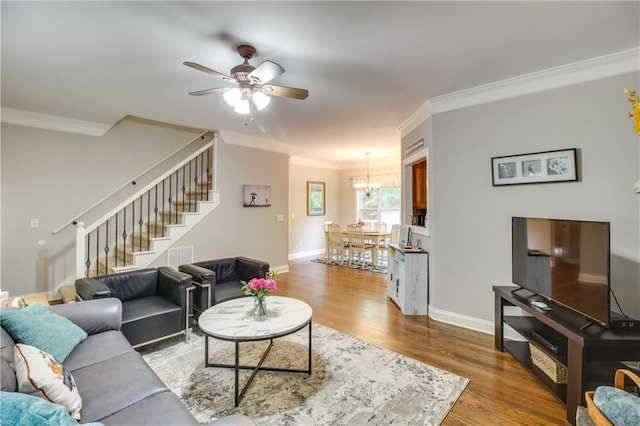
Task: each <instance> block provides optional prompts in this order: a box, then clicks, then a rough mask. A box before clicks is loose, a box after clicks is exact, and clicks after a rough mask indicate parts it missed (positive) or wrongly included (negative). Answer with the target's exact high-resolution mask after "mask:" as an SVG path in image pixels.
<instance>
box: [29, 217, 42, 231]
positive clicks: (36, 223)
mask: <svg viewBox="0 0 640 426" xmlns="http://www.w3.org/2000/svg"><path fill="white" fill-rule="evenodd" d="M38 226H40V223H39V221H38V218H37V217H32V218H31V228H33V229H35V228H37V227H38Z"/></svg>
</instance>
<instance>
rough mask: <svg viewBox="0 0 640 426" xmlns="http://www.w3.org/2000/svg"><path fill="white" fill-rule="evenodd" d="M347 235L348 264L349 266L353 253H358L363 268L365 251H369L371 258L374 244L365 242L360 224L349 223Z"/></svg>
mask: <svg viewBox="0 0 640 426" xmlns="http://www.w3.org/2000/svg"><path fill="white" fill-rule="evenodd" d="M347 236H348V238H349V266H351V262H352V261H353V259H354V258H355V254H356V253H359V255H358V260H359V262H360V263H361V267H362V268H363V269H364V267H365V261H366V257H367V256H366V255H367V252H369V256H370V257H371V258H373V249H374V248H375V245H374V244H371V243H370V242H367V240H366V239H365V237H364V231H363V229H362V226H360V225H349V226H348V227H347Z"/></svg>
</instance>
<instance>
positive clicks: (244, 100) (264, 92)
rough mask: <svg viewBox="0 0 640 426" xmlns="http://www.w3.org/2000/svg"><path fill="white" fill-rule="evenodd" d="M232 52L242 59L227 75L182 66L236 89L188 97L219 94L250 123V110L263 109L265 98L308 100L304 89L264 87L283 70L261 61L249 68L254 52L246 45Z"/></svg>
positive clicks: (216, 89)
mask: <svg viewBox="0 0 640 426" xmlns="http://www.w3.org/2000/svg"><path fill="white" fill-rule="evenodd" d="M236 50H237V51H238V53H239V54H240V56H241V57H242V58H243V59H244V62H243V63H242V64H239V65H236V66H235V67H233V68H231V72H230V74H231V75H226V74H223V73H221V72H218V71H214V70H212V69H209V68H207V67H205V66H203V65H200V64H197V63H195V62H184V65H186V66H188V67H191V68H193V69H196V70H198V71H202V72H205V73H207V74H209V75H212V76H214V77H217V78H219V79H222V80H224V81H227V82H229V83H233V84H235V85H236V86H237V87H216V88H213V89H205V90H197V91H195V92H189V94H190V95H193V96H202V95H208V94H211V93H220V92H221V93H223V96H224V100H225V101H226V102H227V103H228V104H229V105H231V106H232V107H234V111H235V112H237V113H239V114H251V115H252V120H253V110H254V107H255V108H258V109H259V110H261V109H263V108H265V107H266V106H267V105H268V104H269V102H270V101H271V98H270V97H269V96H283V97H285V98H293V99H305V98H306V97H307V96H309V91H308V90H307V89H298V88H295V87H286V86H278V85H275V84H266V83H268V82H270V81H271V80H273V79H274V78H276V77H277V76H279V75H280V74H282V73H284V68H282V67H281V66H280V65H278V64H276V63H275V62H271V61H264V62H263V63H261V64H260V65H258V66H257V67H254V66H253V65H251V64H250V63H249V59H251V58H252V57H253V56H254V55H255V54H256V49H255V48H254V47H253V46H251V45H249V44H240V45H238V46H237V47H236Z"/></svg>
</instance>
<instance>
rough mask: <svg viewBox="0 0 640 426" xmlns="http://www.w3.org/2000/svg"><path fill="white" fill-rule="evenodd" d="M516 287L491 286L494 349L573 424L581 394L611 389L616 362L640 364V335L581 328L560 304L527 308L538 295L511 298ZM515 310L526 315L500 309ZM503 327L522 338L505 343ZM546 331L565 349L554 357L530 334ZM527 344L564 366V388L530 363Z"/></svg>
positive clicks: (576, 318)
mask: <svg viewBox="0 0 640 426" xmlns="http://www.w3.org/2000/svg"><path fill="white" fill-rule="evenodd" d="M517 288H518V287H512V286H494V287H493V291H494V295H495V324H494V326H495V347H496V349H497V350H499V351H501V352H503V351H505V350H506V351H508V352H509V353H510V354H511V355H513V357H514V358H515V359H516V360H518V362H520V363H521V364H522V365H523V366H524V367H525V368H526V369H527V370H529V371H530V372H531V373H532V374H533V376H534V377H536V378H537V379H538V380H539V381H540V382H541V383H542V384H543V385H544V386H545V387H546V388H547V389H549V391H550V392H551V393H552V394H553V395H555V396H556V397H557V398H558V399H559V400H560V401H561V402H562V403H564V404H566V406H567V420H568V421H569V422H571V424H575V417H576V409H577V407H578V406H580V405H583V406H584V405H585V401H584V393H585V392H586V391H588V390H594V389H595V388H596V386H600V385H609V386H613V376H614V373H615V370H616V369H618V368H623V367H624V366H623V364H621V361H637V360H640V331H639V330H633V331H616V330H611V329H606V328H604V327H602V326H600V325H596V324H594V325H592V326H590V327H588V328H584V325H585V323H586V320H585V319H584V318H583V317H581V316H580V315H578V314H576V313H574V312H573V311H570V310H568V309H566V308H563V307H561V306H558V305H555V304H553V303H550V302H546V301H545V303H547V304H548V305H549V307H550V308H551V310H549V311H543V310H541V309H538V308H535V307H533V306H531V305H530V302H531V301H532V300H538V299H539V298H538V296H535V295H534V296H532V297H521V296H518V295H514V294H513V293H512V291H513V290H516V289H517ZM509 306H516V307H518V308H520V309H521V310H522V311H524V312H525V313H526V314H528V316H515V315H514V316H509V315H505V314H504V308H505V307H509ZM505 325H507V326H509V327H511V328H512V329H513V330H515V331H516V332H517V333H518V334H520V335H521V336H522V337H523V338H524V339H525V340H524V341H515V340H505V339H504V326H505ZM534 331H537V332H538V333H540V332H546V333H547V334H548V333H549V332H551V333H553V334H555V335H557V336H560V337H559V341H560V342H561V343H562V344H563V345H566V348H567V350H566V353H564V352H563V351H562V350H560V351H558V353H555V352H553V351H551V350H549V349H548V348H547V347H546V346H545V344H543V343H542V342H540V341H539V340H538V339H537V338H535V337H534V335H533V332H534ZM529 344H533V345H535V346H536V348H538V349H540V350H541V351H543V352H544V353H545V354H546V355H547V356H549V357H550V358H552V359H553V360H554V361H555V362H556V363H558V364H561V365H562V366H564V367H566V368H567V384H559V383H555V382H554V381H553V380H552V379H551V378H549V377H548V376H547V375H546V374H545V373H544V372H543V371H542V370H540V369H539V368H538V367H536V366H535V365H534V364H533V363H532V361H531V353H530V350H529Z"/></svg>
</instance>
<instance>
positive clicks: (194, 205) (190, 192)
mask: <svg viewBox="0 0 640 426" xmlns="http://www.w3.org/2000/svg"><path fill="white" fill-rule="evenodd" d="M192 163H193V160H189V200H188V201H189V211H190V212H191V211H195V207H196V201H195V200H194V201H193V210H191V194H192V193H193V191H191V164H192Z"/></svg>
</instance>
